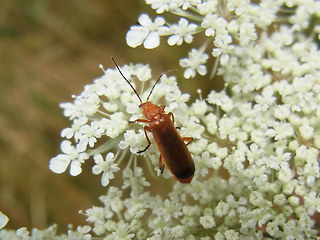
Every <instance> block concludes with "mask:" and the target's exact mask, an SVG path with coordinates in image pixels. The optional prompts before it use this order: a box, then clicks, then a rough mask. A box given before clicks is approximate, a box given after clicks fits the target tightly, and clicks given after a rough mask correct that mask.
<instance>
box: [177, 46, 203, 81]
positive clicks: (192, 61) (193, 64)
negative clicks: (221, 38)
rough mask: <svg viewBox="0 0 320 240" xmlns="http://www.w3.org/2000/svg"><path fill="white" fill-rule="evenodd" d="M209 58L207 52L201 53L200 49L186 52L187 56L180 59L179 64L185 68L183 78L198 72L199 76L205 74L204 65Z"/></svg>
mask: <svg viewBox="0 0 320 240" xmlns="http://www.w3.org/2000/svg"><path fill="white" fill-rule="evenodd" d="M208 58H209V56H208V54H206V53H203V52H202V51H201V50H197V49H192V50H191V52H189V54H188V58H183V59H181V60H180V66H181V67H183V68H187V69H186V70H185V71H184V74H183V75H184V77H185V78H193V77H194V76H195V75H196V72H198V73H199V74H200V75H201V76H203V75H206V74H207V69H206V66H205V65H204V64H205V63H206V62H207V59H208Z"/></svg>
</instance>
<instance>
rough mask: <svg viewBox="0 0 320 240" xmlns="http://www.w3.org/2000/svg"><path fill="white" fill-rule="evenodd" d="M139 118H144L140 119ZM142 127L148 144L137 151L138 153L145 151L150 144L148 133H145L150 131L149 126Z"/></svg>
mask: <svg viewBox="0 0 320 240" xmlns="http://www.w3.org/2000/svg"><path fill="white" fill-rule="evenodd" d="M138 120H139V119H138ZM141 120H145V119H141ZM143 129H144V134H145V135H146V138H147V141H148V146H146V148H145V149H143V150H140V151H138V153H143V152H145V151H146V150H147V149H148V148H149V147H150V145H151V142H150V139H149V137H148V134H147V131H149V132H151V131H150V128H149V127H147V126H145V127H144V128H143Z"/></svg>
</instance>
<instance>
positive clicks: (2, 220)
mask: <svg viewBox="0 0 320 240" xmlns="http://www.w3.org/2000/svg"><path fill="white" fill-rule="evenodd" d="M8 222H9V218H8V217H7V216H6V215H5V214H3V213H2V212H0V229H1V228H4V226H6V225H7V223H8Z"/></svg>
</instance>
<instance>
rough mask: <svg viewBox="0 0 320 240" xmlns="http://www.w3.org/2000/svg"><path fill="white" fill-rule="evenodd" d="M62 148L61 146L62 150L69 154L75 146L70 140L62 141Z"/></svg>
mask: <svg viewBox="0 0 320 240" xmlns="http://www.w3.org/2000/svg"><path fill="white" fill-rule="evenodd" d="M60 148H61V151H62V152H64V153H66V154H69V153H70V152H71V151H73V147H72V146H71V142H70V141H68V140H64V141H62V143H61V145H60Z"/></svg>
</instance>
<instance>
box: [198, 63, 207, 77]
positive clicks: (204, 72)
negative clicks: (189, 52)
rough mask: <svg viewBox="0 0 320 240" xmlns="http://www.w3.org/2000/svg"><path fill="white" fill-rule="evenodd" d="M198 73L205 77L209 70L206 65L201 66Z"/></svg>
mask: <svg viewBox="0 0 320 240" xmlns="http://www.w3.org/2000/svg"><path fill="white" fill-rule="evenodd" d="M197 72H198V73H199V74H200V75H201V76H204V75H206V74H207V68H206V66H205V65H200V66H199V67H198V68H197Z"/></svg>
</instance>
